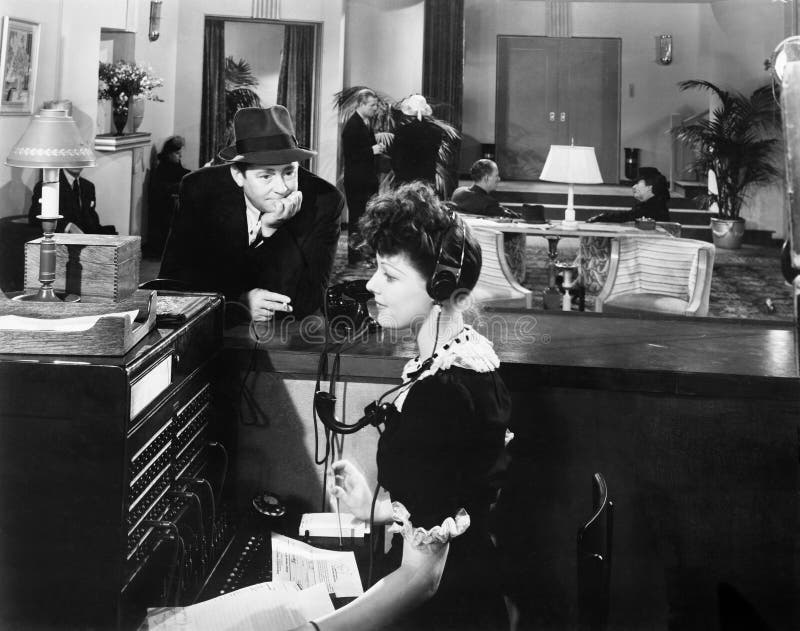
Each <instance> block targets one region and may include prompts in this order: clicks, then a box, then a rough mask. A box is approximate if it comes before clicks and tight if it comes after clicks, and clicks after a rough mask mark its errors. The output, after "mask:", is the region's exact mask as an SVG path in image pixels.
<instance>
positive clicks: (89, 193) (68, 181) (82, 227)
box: [28, 169, 117, 234]
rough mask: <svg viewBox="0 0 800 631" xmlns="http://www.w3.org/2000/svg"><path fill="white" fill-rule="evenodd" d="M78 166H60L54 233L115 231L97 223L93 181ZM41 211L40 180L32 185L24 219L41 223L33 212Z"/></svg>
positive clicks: (114, 232)
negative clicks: (29, 204)
mask: <svg viewBox="0 0 800 631" xmlns="http://www.w3.org/2000/svg"><path fill="white" fill-rule="evenodd" d="M81 171H82V169H61V170H60V171H59V176H58V214H60V215H61V216H62V218H61V219H59V220H58V223H57V224H56V232H71V233H73V234H81V233H86V234H117V231H116V230H115V229H114V226H101V225H100V217H99V216H98V214H97V209H96V208H95V205H96V200H95V192H94V184H92V183H91V182H90V181H89V180H87V179H86V178H82V177H81ZM41 213H42V183H41V182H37V183H36V185H35V186H34V187H33V198H32V199H31V207H30V208H29V209H28V222H29V223H30V224H31V225H34V226H41V221H40V220H39V219H37V218H36V217H37V215H40V214H41Z"/></svg>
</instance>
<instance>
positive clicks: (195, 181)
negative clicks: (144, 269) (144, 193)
mask: <svg viewBox="0 0 800 631" xmlns="http://www.w3.org/2000/svg"><path fill="white" fill-rule="evenodd" d="M233 124H234V131H235V134H236V143H235V144H234V145H231V146H229V147H226V148H225V149H223V150H222V151H221V152H220V153H219V157H220V159H222V160H224V161H226V162H227V163H228V164H223V165H219V166H212V167H206V168H203V169H199V170H198V171H194V172H193V173H190V174H189V175H187V176H186V177H185V178H183V180H182V181H181V187H180V200H179V209H178V212H177V214H176V216H175V221H174V223H173V228H172V232H171V233H170V236H169V238H168V240H167V244H166V247H165V249H164V256H163V259H162V262H161V272H160V276H161V277H162V278H173V279H177V280H180V281H183V282H184V283H186V284H187V285H188V286H189V287H190V288H192V289H195V290H201V291H216V292H219V293H222V294H224V295H225V298H226V300H227V301H228V302H229V303H238V304H240V305H242V306H244V307H246V308H247V310H248V311H249V314H250V317H251V318H252V319H253V320H254V321H257V322H258V321H265V320H269V319H271V318H273V317H274V316H275V315H276V313H277V314H286V313H293V314H294V315H295V316H296V317H303V316H306V315H308V314H311V313H313V312H315V311H317V310H318V309H319V308H320V306H321V305H322V300H323V298H324V294H325V289H326V287H327V285H328V280H329V278H330V274H331V268H332V267H333V260H334V256H335V254H336V246H337V243H338V239H339V221H340V214H341V211H342V207H343V200H342V196H341V194H340V193H339V191H337V190H336V188H335V187H334V186H333V185H332V184H330V183H329V182H326V181H325V180H323V179H322V178H319V177H317V176H316V175H314V174H313V173H310V172H309V171H307V170H305V169H303V168H302V167H300V166H299V161H300V160H305V159H308V158H310V157H311V156H313V155H316V152H315V151H310V150H308V149H303V148H301V147H299V146H298V145H297V140H296V138H295V133H294V125H293V123H292V119H291V117H290V116H289V112H288V111H287V109H286V108H285V107H283V106H281V105H275V106H272V107H269V108H266V109H262V108H257V107H249V108H243V109H241V110H239V111H238V112H237V113H236V115H235V117H234V121H233ZM231 306H232V305H231ZM231 306H229V307H228V312H229V313H230V312H231V311H232V309H231Z"/></svg>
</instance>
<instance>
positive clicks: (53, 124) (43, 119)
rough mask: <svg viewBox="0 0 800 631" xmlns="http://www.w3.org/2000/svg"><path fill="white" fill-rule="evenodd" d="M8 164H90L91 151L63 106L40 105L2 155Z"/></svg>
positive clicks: (92, 162)
mask: <svg viewBox="0 0 800 631" xmlns="http://www.w3.org/2000/svg"><path fill="white" fill-rule="evenodd" d="M6 164H7V165H8V166H10V167H29V168H34V169H47V168H53V169H55V168H73V169H81V168H83V167H93V166H94V165H95V155H94V151H92V149H91V147H89V145H88V144H87V143H86V142H84V140H83V138H81V134H80V132H79V131H78V126H77V125H76V124H75V121H74V120H73V119H72V117H71V116H69V114H68V112H67V110H66V109H41V110H40V111H39V113H38V114H37V115H36V116H34V117H33V119H31V122H30V124H29V125H28V128H27V129H26V130H25V133H24V134H22V138H20V139H19V141H18V142H17V144H16V145H14V148H13V149H11V153H9V154H8V157H7V158H6Z"/></svg>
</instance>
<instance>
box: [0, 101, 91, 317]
mask: <svg viewBox="0 0 800 631" xmlns="http://www.w3.org/2000/svg"><path fill="white" fill-rule="evenodd" d="M70 113H71V105H70V104H69V102H68V101H57V102H55V103H52V104H46V105H45V106H44V107H42V109H41V110H40V111H39V113H38V114H36V115H35V116H34V117H33V118H32V119H31V122H30V124H29V125H28V128H27V129H26V130H25V133H23V134H22V137H21V138H20V139H19V141H18V142H17V144H16V145H14V147H13V149H11V153H9V154H8V157H7V158H6V165H8V166H10V167H21V168H26V167H27V168H31V169H42V170H43V176H44V177H43V178H42V214H41V215H38V216H37V219H39V220H41V222H42V232H43V234H44V238H43V239H42V241H41V246H40V248H41V249H40V255H39V282H40V283H41V287H40V288H39V291H38V292H37V293H36V294H32V295H23V296H20V297H19V299H21V300H35V301H40V302H60V300H61V299H60V298H59V297H58V296H56V294H55V290H54V289H53V283H54V282H55V279H56V243H55V240H54V239H53V233H54V232H55V230H56V224H57V223H58V220H59V219H61V218H62V216H61V215H60V214H59V212H58V210H59V208H58V198H59V176H60V172H59V169H65V168H66V169H69V168H72V169H82V168H84V167H93V166H95V154H94V151H93V150H92V149H91V147H89V145H88V144H87V143H86V142H85V141H84V140H83V138H82V137H81V134H80V131H79V130H78V126H77V125H76V124H75V121H74V120H73V119H72V116H70Z"/></svg>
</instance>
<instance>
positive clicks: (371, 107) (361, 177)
mask: <svg viewBox="0 0 800 631" xmlns="http://www.w3.org/2000/svg"><path fill="white" fill-rule="evenodd" d="M377 113H378V97H377V95H376V94H375V93H374V92H373V91H372V90H368V89H364V90H361V92H359V93H358V95H357V97H356V111H355V112H354V113H353V115H352V116H351V117H350V118H349V119H348V121H347V122H346V123H345V125H344V129H342V156H343V157H344V194H345V195H346V196H347V210H348V219H347V226H348V233H349V238H348V248H347V259H348V262H349V263H351V264H352V263H358V262H360V261H361V260H362V257H361V256H360V254H359V252H358V250H357V249H355V246H356V242H357V240H358V238H359V235H358V220H359V219H360V218H361V215H363V214H364V208H365V207H366V205H367V201H368V200H369V198H370V197H372V196H373V195H375V193H377V192H378V175H377V173H376V172H375V156H376V155H377V154H379V153H381V152H382V151H383V145H381V144H380V143H379V142H377V141H376V140H375V134H374V133H373V132H372V129H371V128H370V120H372V118H374V117H375V114H377Z"/></svg>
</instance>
